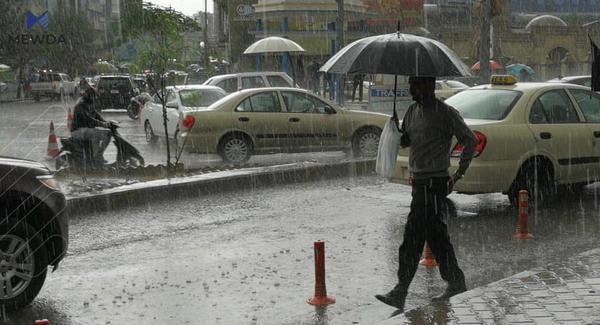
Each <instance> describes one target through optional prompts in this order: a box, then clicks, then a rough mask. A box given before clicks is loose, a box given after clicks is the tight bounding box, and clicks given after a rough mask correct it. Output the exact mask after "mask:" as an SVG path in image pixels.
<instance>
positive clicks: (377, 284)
mask: <svg viewBox="0 0 600 325" xmlns="http://www.w3.org/2000/svg"><path fill="white" fill-rule="evenodd" d="M598 191H599V187H591V188H588V190H587V192H586V194H585V196H584V197H583V198H582V199H581V200H579V199H576V200H572V201H570V202H566V203H556V204H554V205H552V206H550V207H547V208H543V209H539V210H534V211H532V214H531V216H530V228H531V231H532V232H533V234H534V236H535V238H534V239H533V240H531V241H517V240H514V239H512V233H513V231H514V229H515V224H516V216H517V211H516V209H514V208H512V207H510V206H509V203H508V200H507V199H506V197H505V196H502V195H477V196H466V195H459V194H452V195H451V196H450V198H451V199H452V200H453V201H454V202H455V203H456V213H455V215H453V216H451V217H450V218H449V220H448V223H449V231H450V236H451V238H452V240H453V242H454V246H455V248H456V251H457V256H458V259H459V262H460V264H461V266H462V268H463V269H464V271H465V273H466V275H467V284H468V286H469V287H470V288H474V287H477V286H480V285H483V284H486V283H489V282H493V281H496V280H499V279H502V278H504V277H508V276H510V275H512V274H515V273H517V272H520V271H523V270H527V269H530V268H533V267H535V266H537V265H544V264H546V263H548V262H552V261H562V260H564V259H566V258H567V257H569V256H572V255H573V254H575V253H578V252H582V251H585V250H588V249H591V248H596V247H597V246H598V240H599V239H600V238H599V237H600V212H599V209H598V204H599V202H598V193H597V192H598ZM409 203H410V192H409V188H408V187H406V186H401V185H397V184H391V183H387V182H385V181H383V180H381V179H380V178H378V177H375V176H368V177H360V178H351V179H337V180H332V181H328V182H316V183H304V184H292V185H285V186H280V187H272V188H265V189H257V190H249V191H242V192H236V193H229V194H223V195H214V196H205V197H198V198H197V199H193V200H192V199H187V200H178V201H163V202H156V203H154V204H151V205H148V206H139V207H131V208H129V209H123V210H118V211H114V212H110V213H97V214H91V215H85V216H76V217H73V218H72V222H71V244H70V249H69V254H68V256H67V257H66V259H65V260H64V261H63V263H62V264H61V267H60V268H59V270H58V271H56V272H55V273H53V274H50V275H49V276H48V279H47V282H46V284H45V285H44V287H43V289H42V292H41V293H40V295H39V297H38V298H37V299H36V300H35V302H34V304H33V305H32V306H30V307H28V308H26V309H25V310H22V311H20V312H18V313H15V314H12V315H10V318H11V322H9V324H30V323H32V322H33V320H34V319H36V318H37V319H39V318H48V319H50V320H51V321H52V324H137V323H144V324H148V323H150V324H376V323H377V322H378V321H381V320H384V319H386V318H388V317H389V316H390V315H391V314H392V313H393V312H394V310H393V309H392V308H390V307H388V306H386V305H383V304H381V303H379V302H377V301H376V300H375V298H374V297H373V295H374V294H376V293H382V292H385V291H387V290H389V289H391V287H392V286H393V285H394V284H395V280H396V278H395V272H396V267H397V266H396V263H397V256H396V254H397V249H398V245H399V244H400V241H401V239H402V230H403V225H404V222H405V220H406V215H407V213H408V206H409ZM315 240H324V241H325V242H326V258H327V259H326V268H327V289H328V293H329V294H330V295H333V296H335V297H336V298H337V303H336V304H335V305H331V306H330V307H328V308H327V309H315V308H314V307H312V306H310V305H308V304H307V303H306V300H307V299H308V298H309V297H310V296H311V295H312V294H313V290H314V273H313V272H314V265H313V263H314V262H313V250H312V245H313V242H314V241H315ZM443 289H444V284H443V282H442V280H441V279H440V277H439V273H438V272H437V269H432V270H426V269H424V268H423V267H420V268H419V270H418V271H417V274H416V277H415V280H414V281H413V284H412V285H411V287H410V294H409V297H408V301H407V308H408V309H410V308H414V307H417V306H421V305H424V304H426V303H427V302H428V301H429V299H430V298H431V297H432V296H434V295H436V294H438V293H439V292H441V291H442V290H443Z"/></svg>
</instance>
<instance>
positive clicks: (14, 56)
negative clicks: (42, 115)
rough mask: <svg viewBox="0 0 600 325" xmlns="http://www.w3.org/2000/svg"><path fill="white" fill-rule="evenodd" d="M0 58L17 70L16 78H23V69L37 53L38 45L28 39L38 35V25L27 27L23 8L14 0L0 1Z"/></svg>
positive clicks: (18, 89)
mask: <svg viewBox="0 0 600 325" xmlns="http://www.w3.org/2000/svg"><path fill="white" fill-rule="evenodd" d="M0 12H1V13H2V16H3V17H2V19H0V33H1V34H0V59H1V60H2V63H4V64H8V65H9V66H11V67H12V68H13V69H14V70H15V71H17V80H18V81H21V80H24V79H25V76H24V75H23V70H24V69H25V68H26V67H27V65H28V64H29V63H30V62H31V61H32V60H33V59H34V58H36V56H37V55H38V53H39V50H40V47H39V46H38V45H37V44H33V42H31V41H30V39H31V38H33V37H40V36H41V35H42V32H43V31H42V30H41V28H39V26H36V28H33V29H27V28H26V25H25V20H24V17H25V12H26V10H25V8H24V6H23V4H21V3H20V2H17V1H15V0H9V1H0ZM21 91H22V89H21V87H17V98H20V97H21Z"/></svg>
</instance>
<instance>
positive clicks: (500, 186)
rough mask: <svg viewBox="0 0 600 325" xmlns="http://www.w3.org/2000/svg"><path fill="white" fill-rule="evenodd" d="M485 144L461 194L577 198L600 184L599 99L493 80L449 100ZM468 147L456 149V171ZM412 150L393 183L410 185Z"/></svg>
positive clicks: (582, 91)
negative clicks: (570, 195) (599, 181)
mask: <svg viewBox="0 0 600 325" xmlns="http://www.w3.org/2000/svg"><path fill="white" fill-rule="evenodd" d="M446 103H447V104H449V105H450V106H452V107H454V108H456V109H457V110H458V111H459V112H460V114H461V115H462V117H463V118H464V119H465V122H466V123H467V125H468V126H469V127H470V128H471V129H472V130H473V132H474V133H475V135H476V136H477V139H478V140H479V142H478V144H477V146H476V149H475V158H474V159H473V161H472V162H471V165H470V167H469V169H468V171H467V173H466V174H465V176H464V178H463V179H461V180H460V182H458V183H457V184H456V186H455V189H456V190H457V191H458V192H462V193H473V194H475V193H493V192H501V193H504V194H507V195H508V197H509V199H510V201H511V202H512V203H513V204H516V203H517V202H518V195H519V190H523V189H525V190H528V191H529V193H530V197H532V198H533V197H535V198H537V199H542V200H543V199H548V198H549V197H551V196H552V195H553V194H555V193H563V194H564V193H570V192H575V193H577V192H578V191H580V190H581V189H582V188H583V186H585V185H586V184H588V183H589V182H593V181H594V180H597V179H599V178H600V164H599V162H600V95H598V94H596V93H593V92H591V91H590V89H589V88H587V87H584V86H579V85H574V84H566V83H549V82H547V83H540V82H537V83H536V82H524V83H518V82H516V78H514V77H513V76H494V77H492V84H489V85H481V86H476V87H473V88H469V89H467V90H465V91H462V92H460V93H458V94H456V95H454V96H452V97H450V98H448V99H447V100H446ZM461 152H462V146H461V145H457V144H456V141H455V142H454V143H453V150H452V158H451V167H450V172H454V171H455V170H456V169H457V168H458V162H459V156H460V154H461ZM408 155H409V148H406V149H402V150H400V153H399V155H398V160H397V164H396V171H395V174H394V176H393V177H392V181H395V182H399V183H404V184H407V183H408V179H409V177H410V170H409V167H408Z"/></svg>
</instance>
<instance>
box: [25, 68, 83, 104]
mask: <svg viewBox="0 0 600 325" xmlns="http://www.w3.org/2000/svg"><path fill="white" fill-rule="evenodd" d="M29 85H30V87H31V88H30V93H31V96H32V97H33V98H34V99H35V100H36V101H38V100H40V98H41V97H44V96H45V97H52V98H60V97H63V96H65V95H71V96H73V97H77V96H78V95H79V91H78V90H77V89H78V88H77V86H78V85H79V82H78V81H74V80H73V79H71V77H69V75H67V74H66V73H60V72H45V71H44V72H40V73H34V74H33V75H32V77H31V80H30V82H29Z"/></svg>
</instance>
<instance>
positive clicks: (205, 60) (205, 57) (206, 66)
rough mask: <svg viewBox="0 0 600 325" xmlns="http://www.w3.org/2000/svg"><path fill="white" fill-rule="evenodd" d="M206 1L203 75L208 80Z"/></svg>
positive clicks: (205, 2)
mask: <svg viewBox="0 0 600 325" xmlns="http://www.w3.org/2000/svg"><path fill="white" fill-rule="evenodd" d="M207 5H208V0H204V73H206V77H207V78H208V64H209V62H208V7H207Z"/></svg>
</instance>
